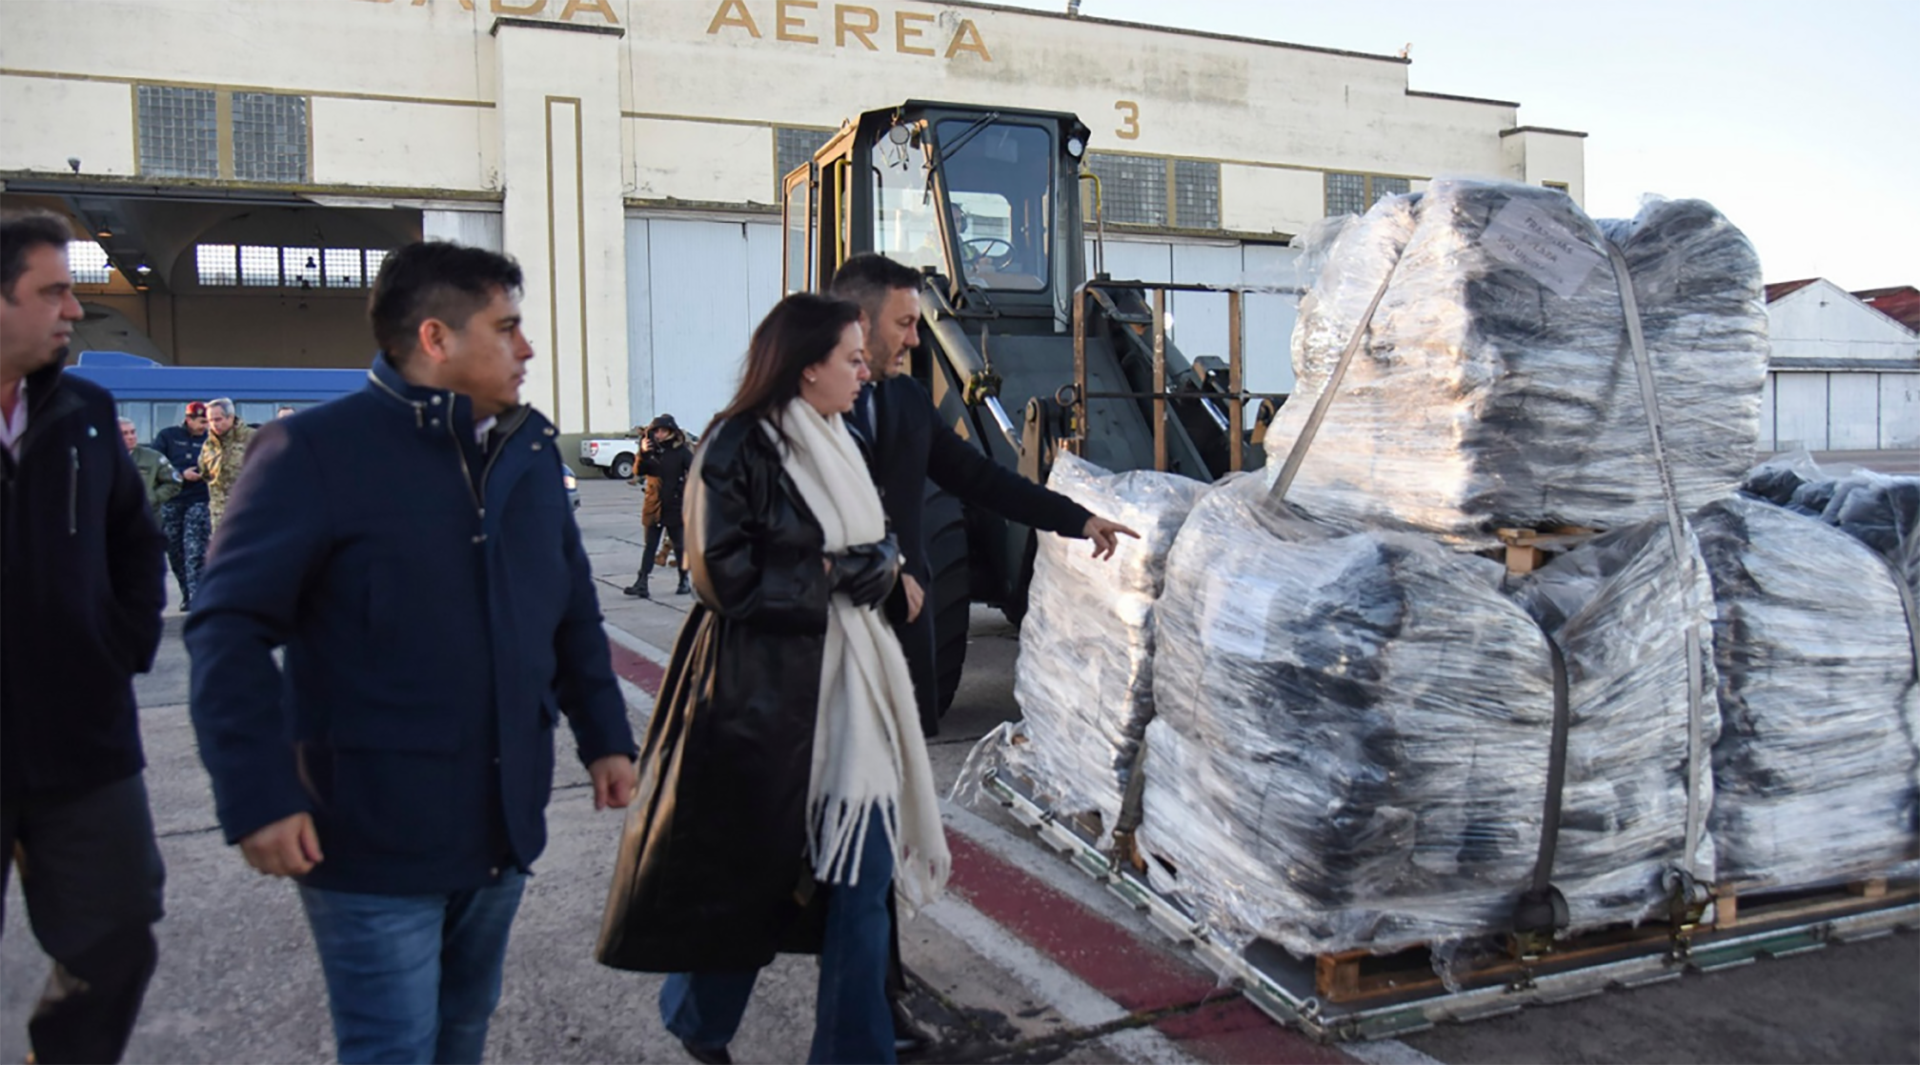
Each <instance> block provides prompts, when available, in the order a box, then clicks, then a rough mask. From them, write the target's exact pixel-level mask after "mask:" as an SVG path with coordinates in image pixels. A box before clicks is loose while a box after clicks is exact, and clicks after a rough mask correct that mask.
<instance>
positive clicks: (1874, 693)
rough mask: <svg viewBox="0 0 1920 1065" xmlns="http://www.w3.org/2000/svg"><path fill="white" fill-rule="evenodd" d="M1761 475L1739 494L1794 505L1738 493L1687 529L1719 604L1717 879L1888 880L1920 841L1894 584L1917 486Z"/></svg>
mask: <svg viewBox="0 0 1920 1065" xmlns="http://www.w3.org/2000/svg"><path fill="white" fill-rule="evenodd" d="M1757 472H1758V473H1760V475H1761V476H1760V477H1759V478H1757V479H1754V480H1750V481H1749V487H1750V488H1764V489H1765V490H1767V491H1770V492H1772V493H1773V494H1775V495H1776V497H1778V498H1781V499H1783V500H1784V501H1786V502H1787V504H1788V505H1786V506H1781V505H1776V504H1775V503H1773V502H1769V501H1767V500H1765V499H1760V498H1755V497H1752V496H1746V495H1741V496H1735V497H1732V498H1730V499H1727V500H1723V501H1721V502H1718V503H1714V504H1711V505H1709V506H1707V507H1706V508H1705V509H1704V510H1702V511H1701V512H1700V514H1699V515H1698V516H1697V517H1696V519H1695V522H1696V524H1697V526H1698V528H1699V530H1700V539H1701V548H1702V550H1703V551H1704V552H1705V555H1706V560H1707V564H1708V567H1709V569H1710V570H1711V572H1712V574H1713V583H1714V594H1715V598H1716V599H1717V601H1718V606H1719V620H1718V621H1717V622H1716V623H1715V626H1714V629H1715V652H1716V657H1717V659H1718V662H1719V666H1720V701H1721V706H1722V709H1723V712H1724V714H1725V717H1726V728H1725V731H1724V733H1723V734H1722V736H1721V739H1720V742H1719V744H1718V745H1717V746H1716V747H1715V748H1714V757H1713V762H1714V779H1715V782H1716V787H1717V789H1718V792H1719V799H1718V801H1717V803H1716V805H1715V808H1714V814H1713V822H1712V825H1713V832H1714V835H1715V837H1716V839H1717V840H1718V842H1719V845H1720V853H1721V866H1722V871H1723V873H1724V874H1725V875H1726V876H1727V877H1728V878H1730V879H1733V880H1735V881H1740V882H1743V883H1745V884H1747V885H1749V886H1755V887H1767V886H1785V887H1801V886H1808V885H1813V884H1819V883H1823V882H1830V881H1834V880H1846V879H1856V878H1861V877H1867V876H1873V875H1877V874H1884V873H1886V872H1888V871H1889V870H1891V869H1892V868H1893V867H1895V866H1896V865H1898V864H1899V863H1900V862H1901V861H1903V860H1904V859H1907V858H1910V857H1913V856H1914V847H1915V843H1916V839H1917V838H1920V837H1916V820H1917V817H1920V814H1917V812H1916V811H1917V807H1920V794H1917V793H1916V787H1917V785H1916V782H1915V770H1916V764H1920V750H1916V746H1915V738H1916V730H1920V682H1917V681H1916V674H1915V669H1916V641H1915V640H1914V634H1913V629H1912V625H1913V618H1912V617H1911V616H1910V612H1909V611H1910V606H1909V604H1910V602H1911V599H1910V598H1904V597H1903V596H1902V595H1901V588H1900V581H1902V580H1906V581H1908V582H1911V579H1912V578H1911V577H1910V576H1906V577H1902V576H1896V572H1897V569H1898V568H1899V566H1898V562H1897V559H1898V558H1899V556H1900V555H1901V553H1902V547H1903V545H1911V544H1912V543H1913V542H1914V539H1913V532H1912V530H1913V528H1914V520H1913V519H1914V516H1915V513H1916V510H1915V506H1914V502H1915V500H1916V498H1920V492H1916V489H1920V482H1916V481H1914V480H1913V479H1906V481H1905V483H1904V484H1903V483H1902V482H1901V479H1898V478H1886V477H1882V476H1880V475H1871V474H1870V475H1855V476H1854V477H1852V478H1847V479H1842V480H1840V481H1833V480H1825V479H1815V480H1800V481H1798V483H1792V484H1790V483H1788V482H1789V480H1798V479H1797V478H1792V476H1791V474H1790V473H1787V472H1786V471H1785V470H1784V468H1783V467H1781V466H1773V467H1768V468H1763V469H1762V470H1761V471H1757ZM1783 474H1784V475H1783ZM1796 500H1797V502H1796ZM1876 554H1878V555H1880V557H1878V558H1876V557H1875V556H1876ZM1906 561H1907V562H1908V563H1909V564H1910V563H1911V561H1912V560H1911V558H1910V557H1908V558H1907V559H1906ZM1906 572H1907V573H1909V574H1910V573H1911V572H1912V570H1911V569H1910V568H1909V569H1907V571H1906ZM1910 595H1911V584H1910V583H1909V596H1910Z"/></svg>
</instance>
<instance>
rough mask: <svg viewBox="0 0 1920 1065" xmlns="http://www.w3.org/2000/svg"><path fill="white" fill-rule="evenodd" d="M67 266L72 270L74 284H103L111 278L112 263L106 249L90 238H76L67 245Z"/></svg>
mask: <svg viewBox="0 0 1920 1065" xmlns="http://www.w3.org/2000/svg"><path fill="white" fill-rule="evenodd" d="M67 267H68V268H69V269H71V270H72V271H73V283H74V284H76V285H104V284H106V283H108V282H110V281H112V280H113V264H112V263H110V262H108V261H107V251H106V249H105V248H102V247H101V246H100V245H98V244H96V243H94V242H93V241H91V240H76V241H74V242H72V243H70V244H68V245H67Z"/></svg>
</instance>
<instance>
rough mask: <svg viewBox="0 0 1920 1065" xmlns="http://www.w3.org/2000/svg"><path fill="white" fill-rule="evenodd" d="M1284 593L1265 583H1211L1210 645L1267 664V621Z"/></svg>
mask: <svg viewBox="0 0 1920 1065" xmlns="http://www.w3.org/2000/svg"><path fill="white" fill-rule="evenodd" d="M1279 593H1280V589H1279V588H1277V587H1275V586H1274V585H1272V584H1268V583H1265V582H1259V583H1239V582H1237V581H1235V580H1233V579H1228V578H1214V579H1212V580H1209V581H1208V582H1207V613H1206V617H1207V632H1206V636H1207V643H1208V645H1209V646H1211V647H1212V648H1213V649H1215V650H1217V651H1223V652H1225V653H1227V654H1230V655H1235V656H1237V657H1240V658H1247V659H1252V660H1254V661H1263V660H1265V659H1266V657H1267V618H1268V616H1270V615H1271V614H1272V613H1273V599H1274V596H1276V595H1278V594H1279Z"/></svg>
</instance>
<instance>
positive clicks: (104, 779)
mask: <svg viewBox="0 0 1920 1065" xmlns="http://www.w3.org/2000/svg"><path fill="white" fill-rule="evenodd" d="M71 236H72V231H71V230H70V229H69V228H68V225H67V222H66V220H65V219H63V218H60V217H58V216H55V215H52V214H48V213H46V212H44V211H40V212H31V213H26V214H20V215H10V216H8V217H7V218H5V219H4V220H0V252H3V253H4V254H3V255H0V259H4V269H0V296H4V303H3V304H0V646H4V661H0V892H4V890H5V888H6V876H7V872H8V870H9V869H10V868H11V867H12V864H13V859H14V855H15V847H16V845H17V846H18V848H19V854H20V856H21V858H22V861H21V875H20V886H21V890H22V894H24V895H25V896H26V903H27V913H28V915H29V916H30V917H31V918H32V919H33V931H34V935H35V936H36V937H38V938H39V940H40V945H41V947H42V948H44V949H45V950H46V952H47V953H48V954H49V955H51V956H52V958H53V961H54V969H53V976H52V977H51V978H50V979H49V980H48V981H47V988H46V993H45V994H44V995H43V997H42V998H41V1000H40V1004H39V1005H38V1006H37V1007H36V1008H35V1009H34V1012H33V1020H32V1021H31V1022H29V1024H28V1034H29V1036H30V1038H31V1040H32V1042H33V1054H34V1057H35V1058H36V1059H37V1060H39V1061H49V1062H51V1061H118V1060H119V1059H120V1054H121V1052H122V1051H123V1050H125V1049H126V1045H127V1037H128V1036H129V1035H130V1034H131V1033H132V1031H133V1022H134V1019H135V1017H137V1016H138V1015H139V1012H140V1001H141V998H142V997H143V996H144V995H145V993H146V989H147V980H148V978H149V977H151V976H152V975H153V969H154V965H155V962H156V961H157V958H158V955H157V952H156V949H155V946H154V939H153V923H154V922H155V921H158V920H159V919H160V911H161V888H162V882H163V880H164V878H165V873H164V871H163V869H162V866H161V864H160V852H159V850H158V849H157V848H156V847H155V846H154V839H153V818H152V815H151V814H150V813H149V812H148V807H147V791H146V784H145V783H144V781H143V780H142V779H141V772H140V771H141V770H142V769H143V768H145V766H146V758H145V756H144V755H143V753H142V752H141V748H140V720H139V717H138V714H137V711H136V710H135V707H134V701H133V675H134V674H135V673H144V672H146V670H147V669H148V667H150V666H152V665H153V655H154V651H155V650H156V649H158V647H159V646H160V632H161V626H160V611H161V609H162V607H163V606H164V605H165V603H166V587H165V581H166V560H165V555H164V554H163V552H162V547H163V546H164V541H163V540H162V539H161V536H160V531H159V530H158V529H156V528H154V525H153V518H152V516H151V515H150V514H149V512H148V508H147V497H146V491H145V490H144V489H143V488H142V487H141V484H140V475H139V474H138V473H136V472H135V471H134V466H133V461H132V460H131V459H129V458H128V457H127V449H126V448H125V446H123V445H122V444H121V442H120V434H119V428H118V425H117V424H116V420H115V417H114V407H113V397H112V396H111V395H109V394H107V392H106V391H105V390H103V389H101V388H100V387H99V386H97V385H94V384H92V383H90V382H87V381H83V380H80V379H79V378H75V377H69V376H67V375H66V374H64V373H62V372H61V363H62V361H63V360H64V358H65V356H66V348H67V341H68V339H69V337H70V336H71V335H72V332H73V325H74V323H75V322H78V321H79V320H80V304H79V303H77V302H75V300H74V298H73V275H72V274H71V273H70V272H69V271H68V268H67V241H68V239H70V237H71Z"/></svg>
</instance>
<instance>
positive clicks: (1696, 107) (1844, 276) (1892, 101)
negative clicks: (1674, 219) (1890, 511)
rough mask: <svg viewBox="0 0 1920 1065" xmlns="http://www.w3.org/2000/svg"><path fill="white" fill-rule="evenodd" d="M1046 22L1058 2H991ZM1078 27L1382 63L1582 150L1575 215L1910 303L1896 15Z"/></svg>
mask: <svg viewBox="0 0 1920 1065" xmlns="http://www.w3.org/2000/svg"><path fill="white" fill-rule="evenodd" d="M998 2H1000V3H1006V4H1008V5H1009V6H1019V7H1030V8H1039V9H1045V10H1053V11H1064V10H1065V9H1066V3H1065V0H1045V2H1043V0H998ZM1080 13H1081V14H1082V15H1083V16H1092V17H1096V18H1108V19H1117V20H1120V21H1125V22H1141V23H1148V24H1153V25H1162V26H1174V27H1179V28H1183V29H1195V30H1206V31H1209V32H1214V33H1231V34H1237V35H1240V36H1246V37H1257V38H1262V39H1267V40H1277V41H1286V42H1289V43H1294V44H1310V45H1316V46H1319V47H1324V48H1342V49H1348V50H1351V51H1356V52H1370V53H1373V54H1376V55H1394V54H1397V53H1398V52H1399V51H1400V49H1401V47H1402V46H1404V45H1407V44H1409V43H1411V44H1412V46H1413V49H1412V53H1411V55H1412V59H1413V65H1412V66H1411V67H1410V68H1409V69H1408V71H1407V78H1408V86H1409V87H1410V88H1413V89H1418V90H1421V91H1424V92H1441V93H1453V94H1456V95H1461V96H1480V97H1486V98H1490V99H1495V100H1514V101H1517V102H1519V104H1520V105H1521V106H1520V122H1521V124H1523V125H1531V126H1551V127H1553V128H1556V129H1574V130H1580V131H1583V132H1585V133H1587V134H1589V136H1588V137H1587V140H1586V142H1585V143H1586V171H1587V174H1586V176H1587V202H1586V208H1587V213H1588V214H1590V215H1593V216H1594V217H1597V218H1614V217H1625V216H1630V215H1632V214H1633V213H1634V212H1635V211H1636V210H1637V209H1638V207H1639V203H1640V198H1641V196H1643V195H1645V194H1648V193H1653V194H1658V195H1662V196H1669V197H1683V196H1686V197H1698V198H1701V199H1704V200H1708V201H1710V202H1711V203H1713V204H1714V205H1715V206H1716V207H1718V208H1720V210H1721V211H1722V212H1723V213H1725V214H1726V215H1727V217H1728V218H1730V219H1732V220H1733V222H1734V224H1735V225H1738V226H1739V227H1740V228H1741V229H1743V230H1745V231H1746V233H1747V235H1748V236H1749V237H1751V238H1752V240H1753V242H1754V245H1755V246H1756V247H1757V248H1758V249H1759V251H1760V259H1761V263H1762V264H1763V266H1764V269H1765V274H1766V279H1767V280H1768V281H1769V282H1772V281H1788V280H1793V279H1795V278H1801V277H1814V276H1819V277H1825V278H1828V279H1829V280H1831V281H1833V282H1835V283H1836V284H1838V285H1840V286H1842V287H1843V288H1847V289H1864V288H1880V287H1885V286H1891V285H1920V2H1915V0H1791V2H1788V0H1744V2H1738V3H1735V2H1731V0H1666V2H1663V3H1656V2H1650V0H1610V2H1607V3H1593V2H1589V3H1580V4H1571V3H1563V2H1556V0H1531V2H1516V0H1417V2H1416V0H1366V2H1362V3H1356V2H1342V0H1314V2H1312V3H1307V2H1302V0H1178V2H1172V0H1082V3H1081V5H1080Z"/></svg>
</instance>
